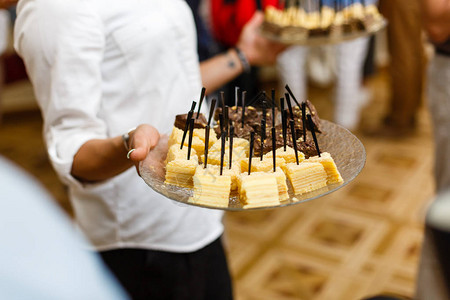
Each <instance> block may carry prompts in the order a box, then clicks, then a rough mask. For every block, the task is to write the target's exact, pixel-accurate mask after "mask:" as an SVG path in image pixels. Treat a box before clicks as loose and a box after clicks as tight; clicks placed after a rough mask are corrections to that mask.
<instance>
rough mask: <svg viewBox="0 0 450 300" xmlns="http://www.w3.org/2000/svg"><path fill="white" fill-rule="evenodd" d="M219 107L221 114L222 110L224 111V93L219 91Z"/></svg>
mask: <svg viewBox="0 0 450 300" xmlns="http://www.w3.org/2000/svg"><path fill="white" fill-rule="evenodd" d="M220 107H221V108H222V113H223V110H224V109H225V92H224V91H220Z"/></svg>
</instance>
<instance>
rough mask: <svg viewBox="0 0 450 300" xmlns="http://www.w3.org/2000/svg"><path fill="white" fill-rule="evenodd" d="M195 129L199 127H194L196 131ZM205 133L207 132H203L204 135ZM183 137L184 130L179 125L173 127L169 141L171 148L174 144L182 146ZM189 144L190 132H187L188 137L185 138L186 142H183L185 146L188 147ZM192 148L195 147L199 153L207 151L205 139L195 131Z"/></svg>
mask: <svg viewBox="0 0 450 300" xmlns="http://www.w3.org/2000/svg"><path fill="white" fill-rule="evenodd" d="M195 130H197V129H194V132H195ZM204 135H205V134H204V133H203V136H204ZM182 139H183V130H181V129H179V128H177V127H173V129H172V133H171V134H170V137H169V142H168V145H169V148H170V147H171V146H172V145H179V146H180V145H181V140H182ZM188 144H189V133H187V134H186V138H185V139H184V143H183V148H184V147H187V146H188ZM192 149H195V151H196V153H197V154H199V153H203V152H204V151H205V143H204V141H202V140H201V139H200V138H199V137H198V136H196V135H195V133H194V135H193V137H192Z"/></svg>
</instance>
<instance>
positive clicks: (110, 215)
mask: <svg viewBox="0 0 450 300" xmlns="http://www.w3.org/2000/svg"><path fill="white" fill-rule="evenodd" d="M17 11H18V18H17V21H16V25H15V32H14V37H15V48H16V50H17V52H18V53H19V54H20V55H21V56H22V58H23V59H24V62H25V65H26V67H27V72H28V74H29V77H30V79H31V81H32V83H33V86H34V91H35V94H36V97H37V100H38V103H39V106H40V108H41V110H42V114H43V118H44V138H45V141H46V144H47V148H48V153H49V157H50V160H51V162H52V164H53V166H54V168H55V170H56V171H57V173H58V175H59V176H60V178H61V180H62V181H63V182H64V183H65V184H67V185H68V187H69V193H70V199H71V203H72V205H73V208H74V211H75V216H76V221H77V223H78V225H79V227H80V228H81V229H82V230H83V232H84V233H85V234H86V235H87V236H88V237H89V239H90V240H91V242H92V243H93V244H94V245H95V247H96V248H97V249H98V250H109V249H115V248H123V247H127V248H129V247H134V248H146V249H154V250H163V251H173V252H190V251H195V250H198V249H200V248H202V247H204V246H205V245H207V244H209V243H210V242H212V241H213V240H215V239H216V238H217V237H218V236H220V234H221V233H222V232H223V226H222V223H221V217H222V215H223V214H222V212H221V211H217V210H208V209H203V208H197V207H192V206H180V205H179V204H177V203H175V202H173V201H171V200H169V199H167V198H165V197H163V196H161V195H159V194H157V193H156V192H154V191H153V190H152V189H150V188H149V187H148V186H147V185H146V183H145V182H144V181H143V180H142V179H141V178H140V177H139V176H138V175H137V173H136V170H135V168H130V169H129V170H127V171H126V172H124V173H122V174H120V175H118V176H116V177H114V178H112V179H110V180H107V181H105V182H101V183H97V184H81V183H80V182H79V181H77V180H76V179H75V178H73V177H72V176H71V175H70V170H71V166H72V163H73V157H74V155H75V153H76V152H77V151H78V149H79V148H80V147H81V145H83V144H84V143H85V142H87V141H88V140H90V139H102V138H109V137H114V136H118V135H120V134H122V133H124V132H126V131H128V129H130V128H132V127H134V126H136V125H139V124H142V123H148V124H151V125H153V126H155V127H156V128H157V129H158V130H159V131H160V132H162V133H167V132H170V130H171V128H172V126H173V123H174V120H175V115H176V114H181V113H186V112H187V111H188V110H189V108H190V105H191V102H192V101H193V100H197V99H198V97H199V95H200V90H201V78H200V70H199V63H198V57H197V52H196V33H195V26H194V21H193V17H192V13H191V11H190V9H189V7H188V6H187V4H186V3H185V1H183V0H163V1H160V0H127V1H121V0H65V1H61V0H21V1H20V2H19V5H18V10H17Z"/></svg>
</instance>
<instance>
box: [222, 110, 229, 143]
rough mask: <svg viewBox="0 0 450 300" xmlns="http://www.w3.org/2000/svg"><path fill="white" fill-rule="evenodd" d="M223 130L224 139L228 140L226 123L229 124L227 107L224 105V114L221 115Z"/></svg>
mask: <svg viewBox="0 0 450 300" xmlns="http://www.w3.org/2000/svg"><path fill="white" fill-rule="evenodd" d="M223 118H224V120H223V126H224V128H223V130H224V131H225V133H226V135H225V139H228V122H229V120H230V119H229V117H228V106H227V105H225V112H224V114H223Z"/></svg>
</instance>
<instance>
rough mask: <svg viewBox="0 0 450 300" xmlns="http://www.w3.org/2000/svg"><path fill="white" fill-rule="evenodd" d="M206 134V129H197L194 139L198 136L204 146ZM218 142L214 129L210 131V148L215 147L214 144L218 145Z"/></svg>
mask: <svg viewBox="0 0 450 300" xmlns="http://www.w3.org/2000/svg"><path fill="white" fill-rule="evenodd" d="M205 134H206V129H205V128H195V129H194V137H195V136H197V137H198V138H199V139H200V140H201V141H202V142H203V144H205ZM216 142H217V137H216V133H215V132H214V130H213V129H211V130H210V131H209V141H208V148H210V147H212V145H214V143H216Z"/></svg>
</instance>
